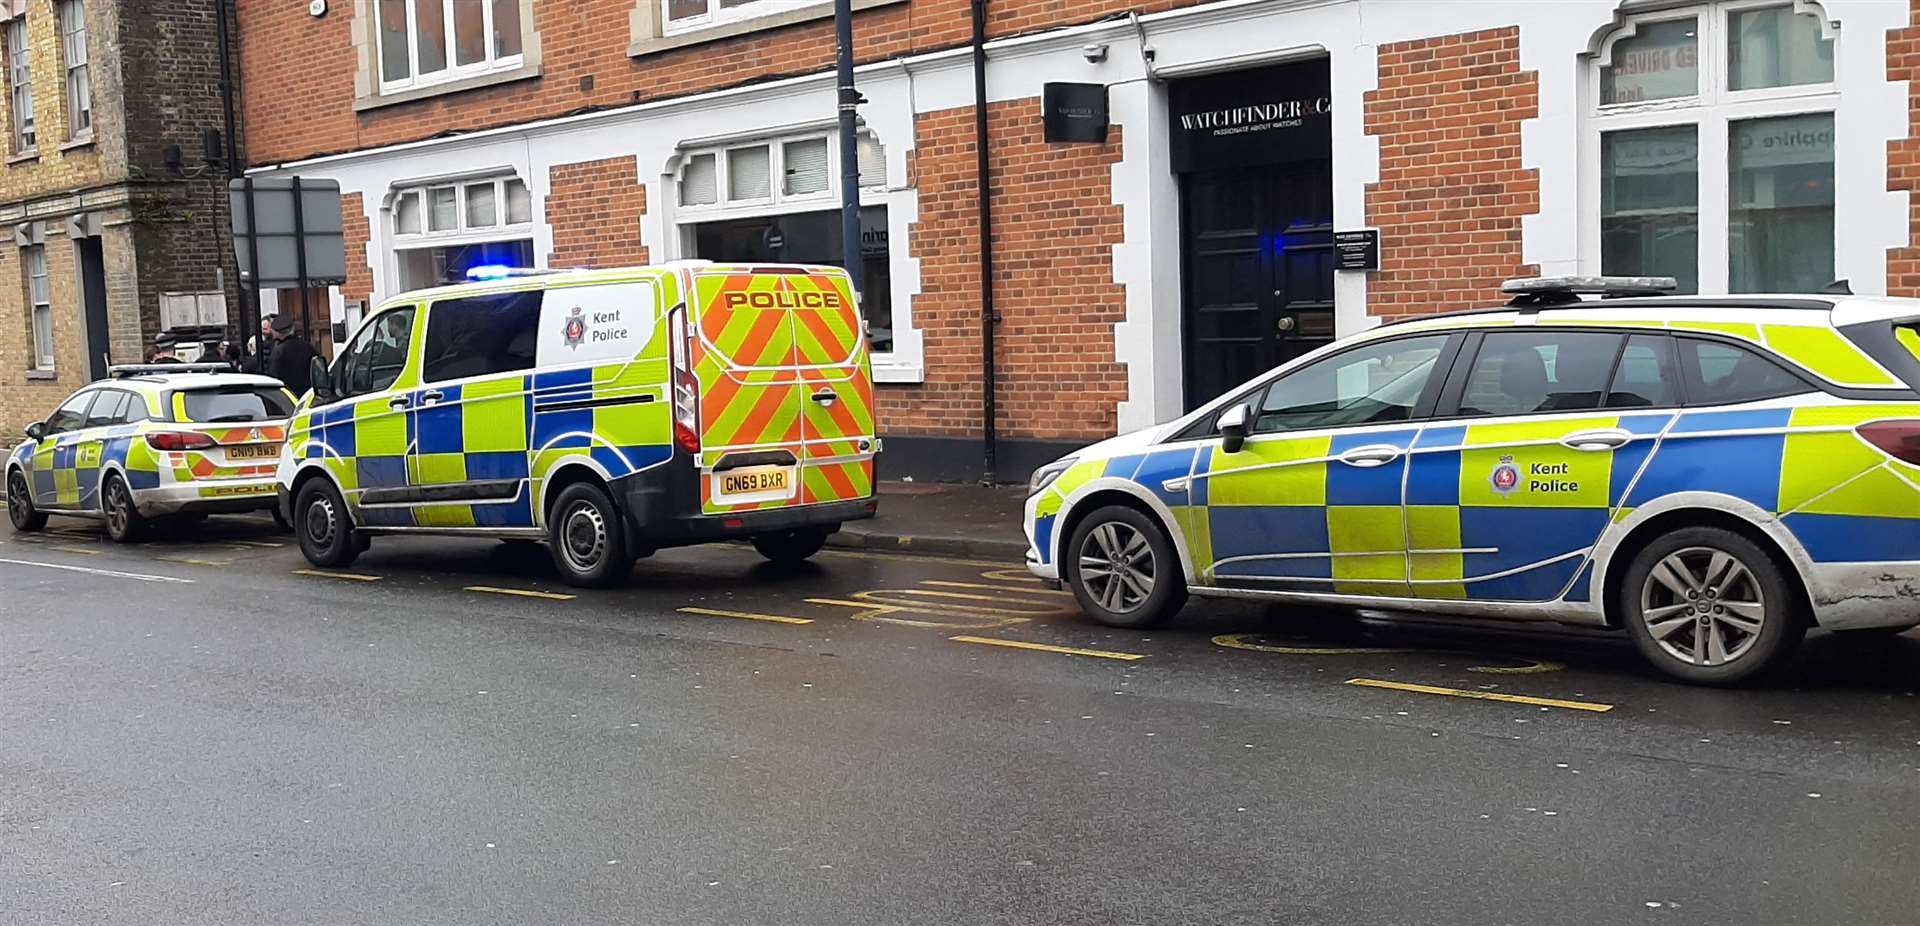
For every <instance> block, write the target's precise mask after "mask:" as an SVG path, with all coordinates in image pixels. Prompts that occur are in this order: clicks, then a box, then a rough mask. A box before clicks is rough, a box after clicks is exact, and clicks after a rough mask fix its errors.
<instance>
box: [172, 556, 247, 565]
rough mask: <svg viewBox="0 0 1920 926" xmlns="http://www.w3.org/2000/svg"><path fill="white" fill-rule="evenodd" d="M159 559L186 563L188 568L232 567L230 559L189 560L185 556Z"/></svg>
mask: <svg viewBox="0 0 1920 926" xmlns="http://www.w3.org/2000/svg"><path fill="white" fill-rule="evenodd" d="M160 558H161V559H163V560H166V561H167V562H169V563H186V564H187V565H189V566H231V565H233V560H230V559H191V558H189V557H185V556H162V557H160Z"/></svg>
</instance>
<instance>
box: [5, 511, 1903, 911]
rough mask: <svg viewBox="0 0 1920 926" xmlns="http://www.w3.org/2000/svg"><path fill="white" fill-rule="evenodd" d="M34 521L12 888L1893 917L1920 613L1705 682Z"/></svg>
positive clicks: (10, 814) (1242, 632) (902, 600)
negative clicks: (1739, 687)
mask: <svg viewBox="0 0 1920 926" xmlns="http://www.w3.org/2000/svg"><path fill="white" fill-rule="evenodd" d="M55 528H56V530H55V532H52V533H47V534H41V535H32V536H22V535H14V534H12V533H10V532H7V531H6V530H5V529H4V528H0V923H8V924H12V923H20V924H53V923H87V924H94V923H103V924H105V923H138V924H174V923H180V924H188V923H191V924H217V923H262V924H267V923H272V924H290V923H329V924H330V923H343V924H344V923H373V924H438V923H449V924H452V923H459V924H472V923H556V924H557V923H583V924H597V923H622V924H655V923H657V924H675V926H681V924H689V926H690V924H708V923H712V924H735V926H737V924H762V923H765V924H774V923H778V924H867V923H873V924H901V923H938V924H974V923H1019V924H1052V923H1087V924H1103V926H1104V924H1131V923H1141V924H1188V923H1193V924H1223V923H1261V924H1272V923H1342V924H1370V923H1395V924H1403V923H1419V924H1455V923H1457V924H1500V923H1516V924H1544V923H1555V924H1558V923H1580V924H1610V923H1663V922H1665V923H1689V924H1692V923H1728V924H1740V926H1753V924H1766V923H1794V924H1799V923H1817V924H1828V923H1832V924H1841V923H1845V924H1911V923H1915V922H1916V921H1920V883H1917V881H1916V879H1915V878H1914V877H1913V871H1914V869H1915V865H1916V863H1917V862H1920V852H1917V851H1916V849H1917V848H1920V833H1916V824H1915V819H1916V811H1917V810H1920V703H1917V702H1916V700H1915V694H1914V692H1915V688H1916V686H1920V639H1916V638H1915V637H1914V636H1911V635H1910V636H1908V637H1904V638H1899V639H1895V640H1887V641H1882V642H1880V643H1878V644H1874V645H1860V644H1855V643H1850V642H1847V641H1841V640H1837V639H1834V638H1831V637H1827V636H1825V635H1820V634H1816V635H1814V636H1812V637H1810V638H1809V640H1808V645H1807V647H1806V649H1805V651H1804V656H1803V658H1802V660H1801V663H1800V666H1799V670H1798V672H1797V674H1796V676H1795V677H1794V678H1793V679H1792V681H1791V682H1790V683H1789V687H1784V688H1777V689H1773V690H1764V691H1713V690H1704V689H1693V688H1685V687H1680V686H1677V685H1673V684H1669V683H1667V682H1665V681H1662V680H1660V679H1659V678H1657V677H1655V676H1653V675H1652V674H1651V672H1650V671H1649V670H1647V669H1645V668H1643V667H1642V666H1640V665H1639V663H1638V661H1637V659H1636V658H1635V656H1634V654H1633V652H1632V650H1631V648H1630V647H1629V646H1628V645H1627V644H1626V643H1625V641H1624V640H1619V639H1615V638H1612V637H1608V636H1604V635H1596V634H1583V633H1573V632H1567V631H1563V630H1553V629H1539V628H1513V627H1493V626H1484V625H1483V626H1475V627H1469V628H1459V627H1447V626H1439V625H1434V624H1429V623H1421V622H1410V621H1406V620H1402V619H1381V618H1369V619H1367V620H1365V621H1363V622H1359V623H1353V622H1347V621H1341V620H1337V619H1332V618H1326V617H1309V616H1303V615H1299V614H1289V613H1286V612H1281V611H1267V610H1264V609H1258V608H1250V607H1245V606H1220V605H1213V606H1204V605H1195V606H1192V607H1189V608H1188V610H1187V612H1186V614H1184V615H1183V616H1182V619H1181V620H1180V621H1179V622H1178V623H1176V624H1175V625H1173V626H1170V627H1168V628H1166V629H1164V630H1161V631H1156V632H1152V633H1144V634H1141V633H1126V632H1115V631H1108V630H1104V629H1102V628H1099V627H1097V626H1094V625H1092V624H1090V623H1088V622H1087V621H1085V620H1084V619H1082V618H1080V617H1078V616H1077V615H1076V614H1074V612H1073V609H1072V607H1071V602H1070V601H1069V600H1068V599H1066V598H1064V597H1062V596H1060V595H1058V594H1055V593H1049V592H1047V591H1046V590H1044V589H1043V588H1041V587H1040V586H1039V585H1037V584H1036V583H1033V582H1031V581H1029V580H1027V579H1026V578H1025V574H1024V571H1023V570H1021V569H1020V568H1019V567H1018V566H1017V565H1016V564H1010V563H987V562H964V561H955V560H940V559H929V558H915V557H906V556H892V555H871V554H856V553H851V552H834V551H829V552H826V553H823V554H822V555H821V556H820V557H819V558H818V560H817V561H816V562H815V563H812V564H808V565H807V566H805V567H803V568H799V569H793V570H787V571H782V570H778V569H775V568H773V567H770V566H767V565H765V564H763V563H761V562H760V560H759V558H758V557H757V555H755V554H754V553H753V552H752V551H751V550H750V549H746V548H741V547H732V546H722V547H708V548H702V549H694V550H680V551H670V552H667V553H663V554H660V555H659V556H657V557H655V558H653V559H651V560H648V561H645V562H643V563H642V564H641V565H640V567H639V569H638V570H637V574H636V576H635V581H634V584H633V586H632V587H631V588H629V589H626V590H622V591H614V592H576V591H574V590H571V589H566V588H564V587H562V586H561V585H559V583H558V582H557V580H556V579H555V578H554V577H553V575H552V573H551V570H550V568H549V567H548V566H547V564H546V563H545V560H544V558H543V556H544V554H542V553H541V552H540V551H538V550H532V551H529V550H526V549H520V548H515V547H512V546H508V545H502V544H494V543H487V542H481V541H449V540H429V539H408V540H393V539H382V540H381V541H379V542H378V543H376V545H375V547H374V549H373V551H372V552H370V553H369V554H368V555H366V556H365V557H363V558H362V559H361V561H360V562H359V563H357V564H356V565H355V568H354V569H353V570H352V573H351V575H352V576H357V577H358V578H354V577H344V576H340V575H334V574H308V573H304V572H302V570H304V569H305V567H306V563H305V562H304V561H303V560H302V559H301V558H300V555H299V552H298V551H297V549H295V548H294V546H293V545H292V544H291V543H290V542H289V541H288V540H287V539H286V538H283V537H281V536H279V535H276V534H273V533H272V532H271V530H270V528H269V527H268V526H267V525H265V523H264V522H260V521H253V520H248V519H215V520H214V521H212V522H210V523H209V524H208V525H207V526H206V527H205V528H204V529H203V530H202V531H201V532H200V533H199V534H197V535H196V536H195V537H193V538H185V539H173V540H164V541H159V542H155V543H150V544H147V545H144V546H141V547H134V548H126V547H116V546H113V545H111V544H108V543H105V542H104V541H103V540H101V538H100V537H99V536H98V532H97V531H96V530H95V529H92V528H90V527H86V526H83V525H62V524H60V523H59V522H56V524H55ZM486 589H491V590H486ZM515 592H518V593H526V592H532V593H536V594H535V595H533V596H528V595H526V594H513V593H515ZM567 595H572V596H574V597H544V596H567ZM956 637H958V638H962V639H955V638H956ZM982 641H986V642H982ZM1008 642H1015V643H1028V644H1040V645H1042V646H1053V647H1062V648H1066V649H1067V650H1068V651H1058V650H1051V649H1033V648H1016V647H1011V646H1006V645H1002V644H1005V643H1008ZM1120 656H1136V657H1139V658H1133V659H1125V658H1114V657H1120ZM1355 680H1359V681H1360V682H1361V683H1360V684H1352V683H1350V682H1353V681H1355ZM1383 683H1384V684H1386V685H1390V686H1394V685H1409V684H1411V685H1416V686H1428V687H1432V688H1437V689H1442V690H1443V691H1452V692H1454V693H1452V694H1449V693H1429V692H1426V691H1421V690H1410V689H1406V688H1400V687H1374V686H1377V685H1379V684H1383ZM1461 693H1466V694H1473V695H1488V694H1491V695H1498V696H1512V697H1516V698H1521V699H1537V700H1522V701H1492V700H1484V699H1480V698H1477V697H1476V698H1469V697H1463V696H1461ZM1563 702H1564V703H1563Z"/></svg>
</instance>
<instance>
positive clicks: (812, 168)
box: [679, 131, 887, 208]
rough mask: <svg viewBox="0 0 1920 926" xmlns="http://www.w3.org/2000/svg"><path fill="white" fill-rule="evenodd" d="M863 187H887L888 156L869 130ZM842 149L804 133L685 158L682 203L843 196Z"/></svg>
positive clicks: (730, 204)
mask: <svg viewBox="0 0 1920 926" xmlns="http://www.w3.org/2000/svg"><path fill="white" fill-rule="evenodd" d="M857 140H858V142H859V144H858V153H857V155H856V157H857V162H858V164H859V168H860V188H861V189H862V190H870V189H876V188H883V187H885V186H886V185H887V156H886V149H884V148H882V147H881V145H880V142H879V140H878V139H876V138H874V137H873V134H872V133H870V132H864V131H863V132H861V133H860V134H859V136H858V139H857ZM839 160H840V159H839V150H838V146H837V145H836V144H834V142H833V138H832V137H831V136H828V135H804V136H795V137H790V138H784V139H775V140H769V141H764V142H762V141H756V142H753V143H751V144H736V145H730V146H727V147H724V148H719V149H714V150H705V151H693V152H688V153H685V154H683V155H681V162H680V163H681V166H680V178H679V187H680V205H681V206H683V207H688V206H713V207H718V208H735V207H748V208H754V207H760V206H769V205H772V206H779V205H785V204H787V203H788V202H789V201H794V200H812V199H832V198H833V197H834V196H836V195H838V194H837V193H836V190H837V189H838V186H839V179H840V178H839Z"/></svg>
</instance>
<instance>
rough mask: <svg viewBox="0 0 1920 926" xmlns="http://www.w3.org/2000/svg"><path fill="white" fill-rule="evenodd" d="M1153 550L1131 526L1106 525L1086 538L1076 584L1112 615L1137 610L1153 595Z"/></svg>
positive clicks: (1119, 523) (1111, 522) (1095, 529)
mask: <svg viewBox="0 0 1920 926" xmlns="http://www.w3.org/2000/svg"><path fill="white" fill-rule="evenodd" d="M1156 565H1157V564H1156V563H1155V562H1154V558H1153V546H1152V545H1151V544H1149V543H1148V542H1147V538H1146V535H1145V534H1142V533H1140V532H1139V531H1138V530H1135V529H1134V528H1133V527H1132V526H1131V525H1128V524H1123V523H1121V522H1118V521H1108V522H1107V523H1105V524H1102V525H1100V526H1099V527H1096V528H1094V529H1093V530H1092V531H1090V532H1089V533H1088V534H1087V539H1086V542H1085V543H1084V544H1083V545H1082V546H1081V549H1080V582H1081V584H1083V585H1084V586H1086V590H1087V594H1088V595H1090V596H1091V597H1092V598H1093V600H1094V601H1097V602H1099V604H1100V606H1101V607H1103V608H1105V609H1107V610H1108V611H1111V612H1113V613H1115V614H1126V613H1129V612H1132V611H1134V610H1137V609H1138V608H1139V607H1140V606H1141V605H1142V604H1145V603H1146V600H1147V598H1148V597H1149V596H1151V595H1152V594H1153V582H1154V575H1155V572H1156V569H1155V567H1156Z"/></svg>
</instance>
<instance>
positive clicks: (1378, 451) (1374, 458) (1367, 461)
mask: <svg viewBox="0 0 1920 926" xmlns="http://www.w3.org/2000/svg"><path fill="white" fill-rule="evenodd" d="M1398 459H1400V448H1398V447H1395V446H1393V445H1392V444H1370V445H1368V446H1365V447H1355V448H1353V449H1352V450H1349V451H1347V452H1345V453H1342V454H1340V462H1342V463H1345V464H1347V465H1349V466H1363V467H1365V466H1385V465H1386V464H1388V463H1392V462H1393V461H1395V460H1398Z"/></svg>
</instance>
